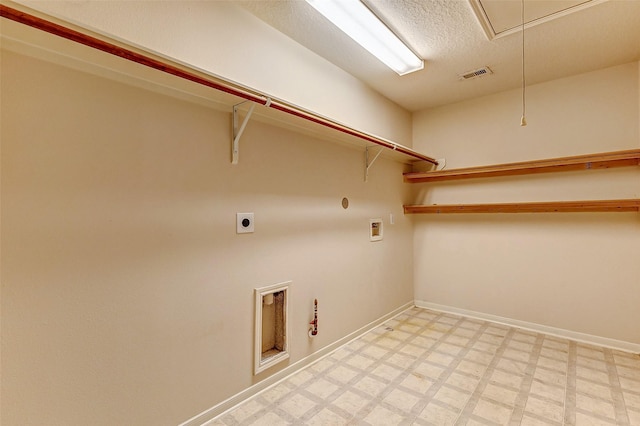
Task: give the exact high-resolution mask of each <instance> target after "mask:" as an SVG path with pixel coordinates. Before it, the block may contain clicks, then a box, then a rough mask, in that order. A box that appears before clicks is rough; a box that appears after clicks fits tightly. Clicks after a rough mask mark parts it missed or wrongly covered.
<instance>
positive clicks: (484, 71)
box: [459, 67, 493, 80]
mask: <svg viewBox="0 0 640 426" xmlns="http://www.w3.org/2000/svg"><path fill="white" fill-rule="evenodd" d="M489 74H493V71H491V69H490V68H489V67H482V68H478V69H477V70H473V71H467V72H465V73H463V74H459V76H460V80H470V79H472V78H478V77H482V76H483V75H489Z"/></svg>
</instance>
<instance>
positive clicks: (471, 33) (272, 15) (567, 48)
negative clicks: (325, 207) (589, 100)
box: [238, 0, 640, 111]
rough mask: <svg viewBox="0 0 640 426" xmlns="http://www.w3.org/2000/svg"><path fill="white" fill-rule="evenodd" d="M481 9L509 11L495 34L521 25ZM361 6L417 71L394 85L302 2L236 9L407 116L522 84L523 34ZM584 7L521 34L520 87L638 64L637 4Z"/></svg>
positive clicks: (515, 5)
mask: <svg viewBox="0 0 640 426" xmlns="http://www.w3.org/2000/svg"><path fill="white" fill-rule="evenodd" d="M472 1H475V2H476V3H478V0H472ZM480 1H482V2H483V3H485V5H488V7H493V8H494V9H496V8H497V12H496V11H495V10H494V11H493V13H494V15H496V14H497V15H496V16H499V15H500V13H502V11H504V8H505V7H506V8H511V11H508V10H507V11H506V12H505V16H506V18H504V17H503V18H500V19H501V21H500V22H501V23H500V24H499V25H501V26H509V25H510V24H509V20H511V21H513V19H514V18H513V16H514V15H515V16H518V17H519V16H520V0H500V1H496V0H480ZM526 2H527V3H526V4H525V10H526V7H531V8H532V9H533V10H535V7H534V6H535V5H534V3H554V2H549V1H544V0H526ZM366 3H367V5H368V6H369V7H370V8H371V9H372V10H373V11H374V12H375V13H376V14H377V15H378V16H379V17H381V18H382V19H383V20H384V21H385V22H386V23H387V25H388V26H389V27H390V28H391V29H392V30H393V31H394V32H396V34H398V35H399V36H400V37H401V38H402V39H404V41H405V42H407V43H408V44H409V45H410V46H411V48H412V49H413V50H414V51H415V52H417V53H418V54H419V55H420V56H422V57H423V58H424V59H425V68H424V70H422V71H418V72H415V73H412V74H408V75H405V76H402V77H401V76H398V75H397V74H395V73H394V72H393V71H391V70H389V69H388V68H386V67H385V66H384V65H383V64H381V63H380V62H379V61H378V60H377V59H375V58H374V57H372V56H371V55H370V54H369V53H368V52H366V51H365V50H364V49H362V48H361V47H360V46H358V45H357V44H356V43H355V42H353V41H352V40H351V39H350V38H349V37H347V36H346V35H344V34H342V33H341V32H340V31H338V30H337V29H335V27H333V26H332V25H331V24H330V23H329V22H328V21H326V20H325V19H324V18H323V17H321V16H319V15H318V14H317V12H316V11H315V10H314V9H313V8H312V7H311V6H309V5H308V4H307V3H306V2H304V1H301V0H259V1H239V2H238V4H240V5H241V6H242V7H244V8H245V9H247V10H248V11H250V12H251V13H253V14H254V15H255V16H257V17H258V18H260V19H261V20H263V21H264V22H266V23H268V24H269V25H271V26H273V27H274V28H276V29H278V30H279V31H281V32H282V33H284V34H286V35H287V36H289V37H291V38H292V39H294V40H296V41H297V42H299V43H300V44H302V45H304V46H306V47H307V48H309V49H310V50H312V51H314V52H315V53H317V54H318V55H320V56H323V57H324V58H326V59H327V60H329V61H331V62H333V63H334V64H335V65H337V66H338V67H340V68H342V69H344V70H345V71H347V72H349V73H351V74H352V75H354V76H355V77H357V78H358V79H360V80H362V81H364V82H365V83H367V84H368V85H369V86H371V87H372V88H373V89H375V90H377V91H378V92H380V93H381V94H383V95H384V96H386V97H387V98H389V99H391V100H392V101H394V102H396V103H397V104H399V105H401V106H403V107H404V108H406V109H407V110H410V111H418V110H422V109H425V108H430V107H434V106H439V105H445V104H450V103H454V102H458V101H462V100H465V99H469V98H473V97H478V96H483V95H487V94H491V93H496V92H500V91H504V90H509V89H513V88H517V87H519V86H520V85H521V75H522V71H521V64H522V62H521V61H522V58H521V54H522V53H521V51H522V39H521V33H520V31H516V32H515V33H512V34H505V35H503V36H501V37H497V38H494V39H493V40H490V39H489V38H488V37H487V35H486V34H485V31H484V30H483V26H482V25H481V23H480V20H479V19H478V17H477V16H476V14H475V13H474V8H473V6H472V2H471V1H468V0H402V1H400V0H367V1H366ZM575 3H582V2H580V1H570V0H566V1H565V0H558V1H557V4H562V5H563V7H562V8H564V6H567V7H570V6H571V5H573V4H575ZM591 3H592V5H591V7H582V8H581V7H577V8H575V9H577V11H575V12H574V13H568V14H563V15H562V16H561V17H559V18H558V19H552V20H544V22H542V23H540V22H537V23H538V24H539V25H530V26H527V27H526V29H525V53H526V76H527V84H535V83H540V82H544V81H549V80H553V79H557V78H561V77H566V76H569V75H574V74H580V73H583V72H588V71H593V70H596V69H601V68H606V67H609V66H614V65H618V64H623V63H628V62H631V61H638V60H640V0H609V1H602V0H596V1H593V2H591ZM527 5H529V6H527ZM547 6H548V5H547ZM501 8H502V9H503V10H502V11H501ZM509 17H510V18H509ZM533 18H534V17H532V16H528V19H533ZM505 19H506V21H505ZM505 22H506V23H505ZM496 25H498V24H496ZM483 66H488V67H489V68H491V70H493V74H491V75H487V76H483V77H480V78H476V79H472V80H464V81H462V80H460V78H459V75H460V74H462V73H464V72H466V71H470V70H474V69H477V68H481V67H483Z"/></svg>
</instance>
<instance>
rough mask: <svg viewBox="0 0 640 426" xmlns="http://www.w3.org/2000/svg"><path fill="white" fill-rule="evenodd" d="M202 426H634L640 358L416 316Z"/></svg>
mask: <svg viewBox="0 0 640 426" xmlns="http://www.w3.org/2000/svg"><path fill="white" fill-rule="evenodd" d="M209 424H211V425H212V426H213V425H215V426H222V425H227V426H248V425H269V426H271V425H273V426H277V425H320V426H324V425H331V426H341V425H362V426H367V425H384V426H388V425H412V424H414V425H416V426H426V425H436V426H443V425H466V426H471V425H513V426H515V425H524V426H527V425H555V426H562V425H565V424H566V425H575V426H580V425H597V426H603V425H604V426H606V425H629V426H634V425H635V426H640V356H638V355H634V354H629V353H626V352H621V351H616V350H611V349H607V348H602V347H598V346H592V345H586V344H583V343H577V342H573V341H569V340H566V339H562V338H558V337H554V336H546V335H541V334H537V333H534V332H530V331H527V330H520V329H516V328H510V327H507V326H504V325H502V324H494V323H490V322H485V321H480V320H475V319H471V318H464V317H459V316H456V315H453V314H443V313H439V312H434V311H429V310H426V309H420V308H412V309H409V310H407V311H406V312H404V313H402V314H401V315H398V316H397V317H395V318H393V319H390V320H388V321H386V322H385V324H383V325H381V326H378V327H376V328H375V329H373V330H371V331H370V332H369V333H366V334H364V335H363V336H361V337H360V338H358V339H356V340H354V341H351V342H350V343H349V344H347V345H345V346H343V347H342V348H340V349H338V350H337V351H335V352H334V353H332V354H330V355H329V356H327V357H325V358H323V359H321V360H320V361H318V362H316V363H314V364H312V365H310V366H309V367H307V368H305V369H303V370H301V371H299V372H297V373H295V374H294V375H292V376H290V377H288V378H287V379H285V380H283V381H282V382H280V383H278V384H276V385H274V386H272V387H270V388H268V389H267V390H265V391H264V392H262V393H260V394H258V395H256V396H255V397H253V398H250V399H248V400H247V401H245V402H243V403H242V404H240V405H239V406H237V407H235V408H234V409H232V410H230V411H229V412H226V413H223V414H221V415H220V416H219V417H218V418H216V419H214V420H212V421H211V422H210V423H209Z"/></svg>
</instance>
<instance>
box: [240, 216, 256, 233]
mask: <svg viewBox="0 0 640 426" xmlns="http://www.w3.org/2000/svg"><path fill="white" fill-rule="evenodd" d="M253 231H254V226H253V213H236V233H237V234H250V233H252V232H253Z"/></svg>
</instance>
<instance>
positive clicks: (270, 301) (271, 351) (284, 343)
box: [254, 282, 289, 374]
mask: <svg viewBox="0 0 640 426" xmlns="http://www.w3.org/2000/svg"><path fill="white" fill-rule="evenodd" d="M288 284H289V282H287V283H280V284H275V285H272V286H268V287H262V288H256V289H255V296H256V298H255V310H256V312H255V316H256V318H255V319H256V321H255V363H254V374H258V373H260V372H262V371H264V370H266V369H267V368H269V367H271V366H273V365H275V364H277V363H279V362H281V361H284V360H285V359H288V358H289V352H288V346H289V321H288V295H289V285H288Z"/></svg>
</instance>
